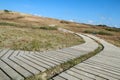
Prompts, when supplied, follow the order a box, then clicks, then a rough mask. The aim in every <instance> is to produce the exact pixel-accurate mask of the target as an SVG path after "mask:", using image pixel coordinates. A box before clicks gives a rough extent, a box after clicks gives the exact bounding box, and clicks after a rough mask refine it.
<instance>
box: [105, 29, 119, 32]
mask: <svg viewBox="0 0 120 80" xmlns="http://www.w3.org/2000/svg"><path fill="white" fill-rule="evenodd" d="M105 30H107V31H113V32H120V28H106V29H105Z"/></svg>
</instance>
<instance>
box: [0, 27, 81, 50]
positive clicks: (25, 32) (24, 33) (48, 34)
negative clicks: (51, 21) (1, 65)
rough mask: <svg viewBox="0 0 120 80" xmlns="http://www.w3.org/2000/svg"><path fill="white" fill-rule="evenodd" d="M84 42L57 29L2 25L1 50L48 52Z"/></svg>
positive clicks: (0, 30)
mask: <svg viewBox="0 0 120 80" xmlns="http://www.w3.org/2000/svg"><path fill="white" fill-rule="evenodd" d="M82 42H83V40H82V39H81V38H79V37H77V36H75V35H73V34H70V33H63V32H60V31H58V30H56V28H55V29H54V30H53V28H52V30H51V28H47V29H46V28H45V29H32V28H19V27H15V26H5V25H4V26H3V25H0V48H10V49H15V50H17V49H20V50H29V51H31V50H32V51H46V50H52V49H60V48H64V47H70V46H73V45H77V44H80V43H82Z"/></svg>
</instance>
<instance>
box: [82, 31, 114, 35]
mask: <svg viewBox="0 0 120 80" xmlns="http://www.w3.org/2000/svg"><path fill="white" fill-rule="evenodd" d="M84 33H90V34H99V35H110V36H111V35H112V34H111V33H109V32H107V31H100V30H99V31H91V30H85V31H84Z"/></svg>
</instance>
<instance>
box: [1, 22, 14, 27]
mask: <svg viewBox="0 0 120 80" xmlns="http://www.w3.org/2000/svg"><path fill="white" fill-rule="evenodd" d="M0 25H3V26H16V24H14V23H8V22H0Z"/></svg>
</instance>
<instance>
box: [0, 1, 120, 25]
mask: <svg viewBox="0 0 120 80" xmlns="http://www.w3.org/2000/svg"><path fill="white" fill-rule="evenodd" d="M3 9H8V10H13V11H18V12H24V13H30V14H37V15H41V16H46V17H52V18H58V19H64V20H73V21H77V22H80V23H89V24H106V25H110V26H113V27H120V0H0V10H3Z"/></svg>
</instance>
